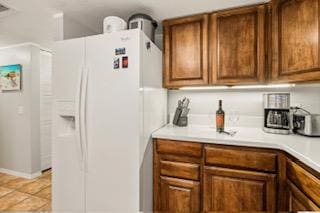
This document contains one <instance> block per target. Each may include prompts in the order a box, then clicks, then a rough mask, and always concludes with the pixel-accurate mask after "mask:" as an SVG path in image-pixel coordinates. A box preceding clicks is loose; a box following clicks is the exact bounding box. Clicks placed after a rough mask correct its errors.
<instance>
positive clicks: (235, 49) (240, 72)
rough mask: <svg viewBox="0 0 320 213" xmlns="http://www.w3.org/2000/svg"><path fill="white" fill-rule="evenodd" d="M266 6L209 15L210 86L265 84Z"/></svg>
mask: <svg viewBox="0 0 320 213" xmlns="http://www.w3.org/2000/svg"><path fill="white" fill-rule="evenodd" d="M265 17H266V6H265V5H258V6H249V7H243V8H238V9H231V10H226V11H221V12H214V13H212V14H211V15H210V31H209V48H210V56H209V57H210V59H209V62H210V68H209V70H210V72H211V81H212V83H213V84H229V85H234V84H250V83H260V82H264V80H265V26H266V25H265V20H266V19H265Z"/></svg>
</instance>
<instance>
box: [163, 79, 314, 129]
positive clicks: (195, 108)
mask: <svg viewBox="0 0 320 213" xmlns="http://www.w3.org/2000/svg"><path fill="white" fill-rule="evenodd" d="M274 92H289V93H290V94H291V106H300V107H302V108H305V109H307V110H308V111H310V112H311V113H319V114H320V84H312V85H297V86H296V87H293V88H280V89H237V90H236V89H225V90H211V91H209V90H207V91H202V90H189V91H185V90H170V91H169V97H168V98H169V100H168V112H169V113H170V121H171V120H172V119H171V118H172V114H173V113H174V112H175V108H176V106H177V103H178V100H179V99H182V98H183V97H187V98H189V99H190V101H191V102H190V108H191V110H190V122H189V123H191V124H214V122H213V121H214V116H215V113H216V110H217V109H218V101H219V100H220V99H221V100H223V110H224V111H225V113H226V125H228V114H229V112H230V111H237V112H238V114H239V117H240V120H239V122H238V125H239V126H256V125H262V118H263V94H265V93H274Z"/></svg>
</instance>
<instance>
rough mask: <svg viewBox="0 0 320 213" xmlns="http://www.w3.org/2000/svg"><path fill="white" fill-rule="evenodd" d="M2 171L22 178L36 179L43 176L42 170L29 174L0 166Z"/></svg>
mask: <svg viewBox="0 0 320 213" xmlns="http://www.w3.org/2000/svg"><path fill="white" fill-rule="evenodd" d="M0 172H1V173H5V174H8V175H13V176H17V177H21V178H26V179H34V178H37V177H39V176H41V171H39V172H36V173H33V174H28V173H23V172H17V171H13V170H10V169H4V168H0Z"/></svg>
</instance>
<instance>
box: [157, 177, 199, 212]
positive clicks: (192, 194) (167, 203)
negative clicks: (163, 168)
mask: <svg viewBox="0 0 320 213" xmlns="http://www.w3.org/2000/svg"><path fill="white" fill-rule="evenodd" d="M159 181H160V187H159V192H158V193H159V195H160V203H159V204H160V205H159V207H158V209H157V211H160V212H200V183H199V182H198V181H192V180H184V179H177V178H170V177H164V176H160V180H159Z"/></svg>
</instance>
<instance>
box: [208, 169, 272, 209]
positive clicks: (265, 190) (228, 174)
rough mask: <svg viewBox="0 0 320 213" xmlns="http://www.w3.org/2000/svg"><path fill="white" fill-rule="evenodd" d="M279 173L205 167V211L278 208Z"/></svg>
mask: <svg viewBox="0 0 320 213" xmlns="http://www.w3.org/2000/svg"><path fill="white" fill-rule="evenodd" d="M275 180H276V175H274V174H266V173H260V172H250V171H242V170H234V169H224V168H218V167H205V169H204V191H203V193H204V194H203V199H204V200H203V202H204V211H224V212H240V211H268V212H275V209H276V183H275Z"/></svg>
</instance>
